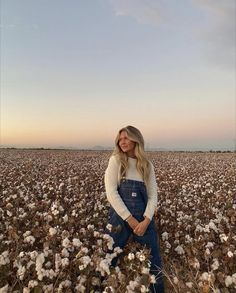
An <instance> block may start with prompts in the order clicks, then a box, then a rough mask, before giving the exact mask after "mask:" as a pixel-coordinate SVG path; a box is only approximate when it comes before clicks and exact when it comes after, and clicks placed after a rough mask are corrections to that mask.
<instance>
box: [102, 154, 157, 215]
mask: <svg viewBox="0 0 236 293" xmlns="http://www.w3.org/2000/svg"><path fill="white" fill-rule="evenodd" d="M136 161H137V159H134V158H130V157H129V158H128V164H129V166H128V170H127V171H126V176H125V178H126V179H131V180H137V181H143V179H142V176H141V174H139V172H138V170H137V168H136ZM120 166H121V164H120V161H119V158H118V156H114V155H112V156H111V157H110V159H109V163H108V167H107V169H106V172H105V189H106V195H107V199H108V201H109V202H110V204H111V206H112V207H113V208H114V210H115V211H116V212H117V214H118V215H119V216H120V217H121V218H122V219H123V220H125V219H127V218H128V217H129V216H130V215H131V213H130V211H129V210H128V208H127V207H126V205H125V204H124V202H123V200H122V199H121V197H120V195H119V193H118V191H117V187H118V184H119V181H120V174H119V173H120V172H119V171H120ZM150 166H151V169H150V177H149V182H148V185H147V186H146V188H147V194H148V203H147V207H146V210H145V212H144V216H146V217H148V218H149V219H150V220H151V219H152V217H153V214H154V212H155V209H156V206H157V182H156V176H155V172H154V167H153V164H152V163H151V162H150Z"/></svg>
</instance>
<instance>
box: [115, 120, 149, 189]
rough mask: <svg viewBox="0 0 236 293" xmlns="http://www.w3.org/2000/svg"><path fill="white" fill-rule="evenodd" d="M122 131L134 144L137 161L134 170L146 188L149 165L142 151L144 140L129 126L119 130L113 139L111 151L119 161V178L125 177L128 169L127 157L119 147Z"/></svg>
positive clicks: (137, 131) (136, 130) (134, 128)
mask: <svg viewBox="0 0 236 293" xmlns="http://www.w3.org/2000/svg"><path fill="white" fill-rule="evenodd" d="M122 131H125V132H126V133H127V137H128V139H130V140H131V141H133V142H135V148H134V154H135V157H136V159H137V163H136V168H137V170H138V172H139V173H140V175H141V176H142V178H143V181H144V183H145V185H146V186H147V183H148V179H149V174H150V164H149V161H148V159H147V157H146V154H145V151H144V139H143V136H142V134H141V132H140V131H139V130H138V129H137V128H136V127H134V126H131V125H128V126H126V127H123V128H121V129H120V130H119V132H118V134H117V136H116V139H115V149H114V151H113V155H118V157H119V159H120V163H121V168H120V178H122V177H125V174H126V171H127V169H128V156H127V154H126V153H124V152H123V151H122V149H121V148H120V146H119V139H120V134H121V132H122Z"/></svg>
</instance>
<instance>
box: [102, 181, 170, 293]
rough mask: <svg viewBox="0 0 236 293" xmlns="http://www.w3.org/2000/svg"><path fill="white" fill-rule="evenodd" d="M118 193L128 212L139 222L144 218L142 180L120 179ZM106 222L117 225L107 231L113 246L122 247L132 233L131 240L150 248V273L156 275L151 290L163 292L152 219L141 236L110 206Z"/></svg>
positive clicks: (145, 192)
mask: <svg viewBox="0 0 236 293" xmlns="http://www.w3.org/2000/svg"><path fill="white" fill-rule="evenodd" d="M118 193H119V195H120V197H121V198H122V200H123V202H124V203H125V205H126V206H127V208H128V210H129V211H130V213H131V214H132V215H133V216H134V217H135V218H136V219H137V220H138V221H139V222H141V221H142V220H144V217H143V214H144V212H145V209H146V205H147V201H148V196H147V191H146V187H145V184H144V182H141V181H136V180H131V179H121V181H120V185H119V187H118ZM108 223H109V224H111V225H112V226H113V227H114V228H115V227H119V229H117V231H118V232H117V231H115V232H110V231H107V233H108V234H109V235H110V236H111V237H112V238H113V240H114V245H113V247H116V246H119V247H120V248H124V246H125V245H126V243H127V241H128V239H129V236H130V235H131V234H132V235H133V240H134V241H137V242H138V243H141V244H142V245H145V244H146V246H147V247H149V248H151V259H150V261H151V268H150V273H151V274H154V275H155V276H156V282H157V283H156V284H153V285H151V288H150V289H151V291H152V292H157V293H163V292H164V284H163V279H162V276H161V273H160V272H159V269H160V268H161V258H160V251H159V246H158V238H157V231H156V227H155V223H154V219H152V220H151V222H150V224H149V226H148V228H147V230H146V232H145V233H144V235H143V236H138V235H136V234H134V233H133V230H132V229H131V227H130V226H129V224H128V223H127V222H126V221H124V220H123V219H122V218H121V217H120V216H119V215H118V214H117V213H116V212H115V210H114V209H113V208H112V207H111V208H110V210H109V220H108ZM117 260H118V258H115V259H113V261H112V265H113V266H115V265H116V263H117Z"/></svg>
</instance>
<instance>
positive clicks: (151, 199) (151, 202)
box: [144, 162, 157, 220]
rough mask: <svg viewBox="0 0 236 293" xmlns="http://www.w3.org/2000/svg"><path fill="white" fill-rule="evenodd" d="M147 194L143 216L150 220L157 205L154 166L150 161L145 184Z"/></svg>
mask: <svg viewBox="0 0 236 293" xmlns="http://www.w3.org/2000/svg"><path fill="white" fill-rule="evenodd" d="M147 195H148V202H147V206H146V209H145V212H144V217H147V218H148V219H150V220H152V217H153V215H154V212H155V209H156V207H157V182H156V175H155V171H154V166H153V164H152V163H151V162H150V176H149V182H148V186H147Z"/></svg>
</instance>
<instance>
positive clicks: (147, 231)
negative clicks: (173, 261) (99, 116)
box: [105, 126, 164, 293]
mask: <svg viewBox="0 0 236 293" xmlns="http://www.w3.org/2000/svg"><path fill="white" fill-rule="evenodd" d="M105 189H106V195H107V199H108V201H109V202H110V204H111V208H110V211H109V224H111V225H112V227H113V228H114V229H112V230H111V231H108V233H109V234H110V235H111V236H112V238H113V240H114V245H113V247H116V246H119V247H120V248H123V247H124V246H125V245H126V243H127V241H128V238H129V236H130V235H131V234H133V239H134V241H137V242H139V243H141V244H143V245H144V244H146V245H147V246H148V247H149V248H151V269H150V273H152V274H155V275H156V284H155V285H154V287H152V288H151V290H152V292H158V293H162V292H164V285H163V279H162V277H161V276H160V268H161V258H160V252H159V247H158V239H157V231H156V228H155V223H154V219H153V215H154V211H155V208H156V206H157V183H156V176H155V173H154V167H153V164H152V163H151V162H150V161H148V159H147V158H146V154H145V151H144V139H143V136H142V134H141V132H140V131H139V130H138V129H137V128H136V127H133V126H126V127H124V128H122V129H120V130H119V132H118V134H117V137H116V140H115V150H114V152H113V154H112V156H111V157H110V159H109V163H108V167H107V169H106V172H105ZM116 227H118V228H117V229H115V228H116ZM116 262H117V259H114V260H113V262H112V265H113V266H115V265H116Z"/></svg>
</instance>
